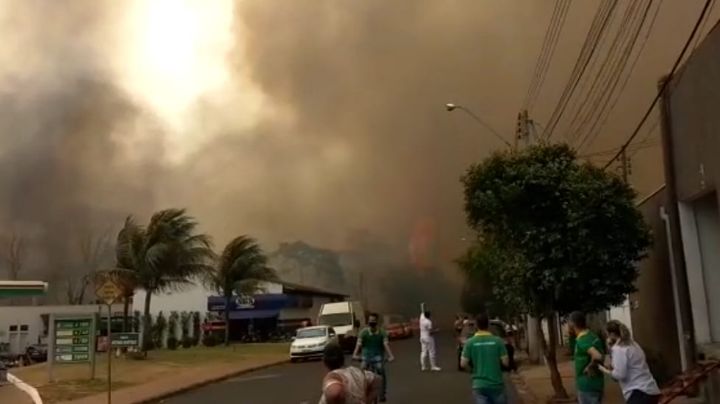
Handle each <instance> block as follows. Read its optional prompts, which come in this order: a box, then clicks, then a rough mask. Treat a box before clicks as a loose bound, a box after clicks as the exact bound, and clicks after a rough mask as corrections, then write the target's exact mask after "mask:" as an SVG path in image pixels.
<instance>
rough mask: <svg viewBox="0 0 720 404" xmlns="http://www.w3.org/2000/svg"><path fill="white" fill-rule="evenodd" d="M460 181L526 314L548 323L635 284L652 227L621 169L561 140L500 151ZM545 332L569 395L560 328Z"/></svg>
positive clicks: (561, 392)
mask: <svg viewBox="0 0 720 404" xmlns="http://www.w3.org/2000/svg"><path fill="white" fill-rule="evenodd" d="M462 182H463V185H464V190H465V212H466V216H467V220H468V223H469V224H470V226H472V227H473V228H475V229H476V230H478V231H480V232H481V233H482V234H484V235H487V236H488V237H489V238H491V240H492V243H493V245H494V248H496V251H499V252H501V253H502V255H503V258H504V259H505V260H508V261H509V262H512V263H513V264H512V265H510V269H509V270H508V271H507V274H506V275H505V276H506V277H505V280H504V281H500V284H501V285H502V286H503V288H504V293H507V294H509V295H514V298H515V299H517V300H519V301H521V302H522V303H523V307H525V308H526V309H527V311H528V312H529V313H530V314H532V315H534V316H536V317H539V318H545V319H547V320H548V322H549V323H551V324H552V323H553V322H554V321H555V320H556V318H557V314H558V313H560V314H564V313H568V312H570V311H573V310H582V311H585V312H589V313H590V312H597V311H601V310H606V309H608V308H609V307H611V306H613V305H616V304H619V303H621V302H622V301H623V300H624V298H625V296H626V295H627V294H628V293H631V292H633V291H634V290H635V288H634V285H633V283H634V281H635V279H636V278H637V275H638V274H637V270H636V267H635V263H636V262H637V261H638V260H639V259H641V258H642V257H643V255H644V252H645V250H646V249H647V247H648V246H649V244H650V233H649V230H648V227H647V225H646V224H645V223H644V221H643V219H642V216H641V215H640V213H639V212H638V211H637V209H636V208H635V204H634V198H635V193H634V191H633V190H632V189H631V188H630V187H629V186H628V185H627V184H625V183H623V181H622V180H621V179H620V178H618V177H617V176H615V175H613V174H609V173H606V172H605V171H604V170H602V169H600V168H597V167H594V166H592V165H590V164H580V163H578V162H577V160H576V155H575V153H574V151H572V150H571V149H570V148H569V147H568V146H567V145H540V146H533V147H530V148H528V149H526V150H524V151H522V152H500V153H496V154H494V155H493V156H491V157H490V158H488V159H486V160H485V161H483V162H482V163H479V164H477V165H474V166H472V167H471V168H470V169H469V170H468V172H467V173H466V175H465V176H464V177H463V179H462ZM496 275H498V276H499V275H500V274H496ZM549 330H550V335H549V344H548V345H549V346H547V347H545V346H544V347H543V348H544V349H543V350H544V352H545V356H546V359H547V363H548V366H549V368H550V371H551V376H552V383H553V388H554V389H555V395H556V396H557V397H559V398H562V397H567V393H566V391H565V388H564V386H563V385H562V379H561V378H560V374H559V372H558V370H557V361H556V357H555V347H556V345H557V341H558V336H557V331H556V329H555V327H549ZM538 332H539V333H540V335H542V330H541V329H540V330H538ZM544 342H545V339H544V337H543V338H541V343H544Z"/></svg>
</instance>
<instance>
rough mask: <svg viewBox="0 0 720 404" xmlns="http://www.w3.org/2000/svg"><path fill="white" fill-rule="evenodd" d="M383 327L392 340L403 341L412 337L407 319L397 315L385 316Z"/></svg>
mask: <svg viewBox="0 0 720 404" xmlns="http://www.w3.org/2000/svg"><path fill="white" fill-rule="evenodd" d="M383 327H384V328H385V332H387V334H388V337H389V338H390V339H403V338H410V337H411V336H412V329H411V326H410V323H409V322H408V321H407V320H406V319H405V317H403V316H400V315H397V314H388V315H385V316H383Z"/></svg>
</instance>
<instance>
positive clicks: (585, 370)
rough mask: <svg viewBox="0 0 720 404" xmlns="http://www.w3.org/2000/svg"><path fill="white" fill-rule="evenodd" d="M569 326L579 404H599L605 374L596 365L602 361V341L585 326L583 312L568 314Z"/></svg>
mask: <svg viewBox="0 0 720 404" xmlns="http://www.w3.org/2000/svg"><path fill="white" fill-rule="evenodd" d="M570 327H571V328H572V330H573V331H574V332H575V335H576V336H577V337H576V339H575V353H574V355H573V358H574V361H575V383H576V386H577V392H578V403H579V404H600V403H601V402H602V399H603V390H604V388H605V376H604V375H603V374H602V372H601V371H600V370H599V368H598V365H601V364H602V363H603V358H604V356H605V354H604V347H603V341H602V340H601V339H600V337H598V336H597V334H595V333H594V332H592V331H590V330H589V329H588V327H587V319H586V318H585V314H584V313H581V312H579V311H576V312H573V313H572V314H570Z"/></svg>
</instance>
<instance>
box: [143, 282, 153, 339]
mask: <svg viewBox="0 0 720 404" xmlns="http://www.w3.org/2000/svg"><path fill="white" fill-rule="evenodd" d="M151 299H152V292H150V291H149V290H146V291H145V309H144V310H143V314H144V318H143V351H144V352H147V351H148V348H149V347H150V345H151V344H152V332H151V331H152V330H151V328H152V324H150V300H151Z"/></svg>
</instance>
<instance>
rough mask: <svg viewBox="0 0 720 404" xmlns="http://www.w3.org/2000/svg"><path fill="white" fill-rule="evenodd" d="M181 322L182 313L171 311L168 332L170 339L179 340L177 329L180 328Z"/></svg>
mask: <svg viewBox="0 0 720 404" xmlns="http://www.w3.org/2000/svg"><path fill="white" fill-rule="evenodd" d="M179 323H180V315H179V314H178V312H177V311H174V310H173V311H171V312H170V317H168V332H167V335H168V339H170V338H174V339H175V340H177V329H178V324H179Z"/></svg>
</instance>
